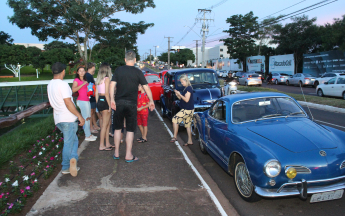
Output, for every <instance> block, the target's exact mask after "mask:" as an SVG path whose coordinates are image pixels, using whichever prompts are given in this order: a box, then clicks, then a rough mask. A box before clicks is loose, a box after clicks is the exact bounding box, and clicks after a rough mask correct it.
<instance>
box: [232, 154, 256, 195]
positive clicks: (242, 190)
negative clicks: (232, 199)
mask: <svg viewBox="0 0 345 216" xmlns="http://www.w3.org/2000/svg"><path fill="white" fill-rule="evenodd" d="M234 181H235V185H236V190H237V192H238V193H239V195H240V196H241V198H242V199H243V200H245V201H247V202H257V201H259V200H260V199H261V197H260V196H259V195H257V194H256V193H255V191H254V185H253V183H252V180H251V179H250V175H249V171H248V169H247V166H246V164H245V163H244V161H243V158H241V157H238V158H237V160H236V162H235V170H234Z"/></svg>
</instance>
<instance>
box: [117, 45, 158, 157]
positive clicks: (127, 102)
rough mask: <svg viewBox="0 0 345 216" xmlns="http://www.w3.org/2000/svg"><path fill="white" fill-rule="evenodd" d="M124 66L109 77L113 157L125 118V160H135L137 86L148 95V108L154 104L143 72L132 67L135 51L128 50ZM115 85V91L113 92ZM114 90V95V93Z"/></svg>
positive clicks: (152, 107) (118, 145) (118, 144)
mask: <svg viewBox="0 0 345 216" xmlns="http://www.w3.org/2000/svg"><path fill="white" fill-rule="evenodd" d="M125 62H126V65H125V66H121V67H118V68H117V69H116V70H115V72H114V75H113V78H112V79H111V83H110V98H111V108H112V109H113V110H114V115H113V123H114V129H115V132H114V142H115V153H114V156H113V158H114V159H119V147H120V140H121V129H122V128H123V124H124V122H123V121H124V119H126V131H127V134H126V144H127V149H126V157H125V160H126V162H128V163H129V162H133V161H137V160H138V158H137V157H135V156H133V154H132V145H133V138H134V131H135V129H136V127H137V97H138V86H139V84H141V85H142V86H143V88H144V90H145V92H146V94H147V96H148V97H149V100H150V102H149V108H150V110H151V111H153V110H154V108H155V104H154V103H153V99H152V92H151V90H150V87H149V86H148V84H147V81H146V79H145V77H144V74H143V73H142V72H141V70H139V69H137V68H136V67H134V64H135V62H136V56H135V52H134V51H133V50H129V51H127V52H126V55H125ZM115 86H116V92H115ZM114 92H115V95H114Z"/></svg>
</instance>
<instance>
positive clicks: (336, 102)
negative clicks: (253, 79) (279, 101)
mask: <svg viewBox="0 0 345 216" xmlns="http://www.w3.org/2000/svg"><path fill="white" fill-rule="evenodd" d="M237 89H238V90H240V91H247V92H265V91H266V92H267V91H268V92H280V91H278V90H276V89H270V88H264V87H245V86H239V85H238V86H237ZM280 93H284V94H286V95H289V96H291V97H293V98H295V99H296V100H298V101H304V97H303V95H301V94H293V93H286V92H280ZM304 96H305V99H306V101H307V102H311V103H316V104H323V105H329V106H334V107H339V108H345V100H342V99H341V98H327V97H318V96H310V95H304Z"/></svg>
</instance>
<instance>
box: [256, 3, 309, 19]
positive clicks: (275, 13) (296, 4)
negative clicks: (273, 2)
mask: <svg viewBox="0 0 345 216" xmlns="http://www.w3.org/2000/svg"><path fill="white" fill-rule="evenodd" d="M305 1H306V0H303V1H300V2H298V3H296V4H294V5H291V6H289V7H287V8H284V9H283V10H280V11H277V12H275V13H273V14H270V15H268V16H265V17H263V18H260V19H259V20H262V19H265V18H266V17H270V16H272V15H274V14H277V13H279V12H282V11H284V10H286V9H289V8H291V7H293V6H295V5H298V4H300V3H302V2H305Z"/></svg>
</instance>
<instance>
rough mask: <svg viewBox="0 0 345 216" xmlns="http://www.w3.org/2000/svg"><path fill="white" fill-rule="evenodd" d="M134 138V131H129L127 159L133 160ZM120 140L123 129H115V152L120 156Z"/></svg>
mask: <svg viewBox="0 0 345 216" xmlns="http://www.w3.org/2000/svg"><path fill="white" fill-rule="evenodd" d="M133 138H134V132H127V133H126V157H125V159H126V160H132V159H133V154H132V146H133ZM120 141H121V130H115V132H114V143H115V152H114V156H115V157H119V148H120Z"/></svg>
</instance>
